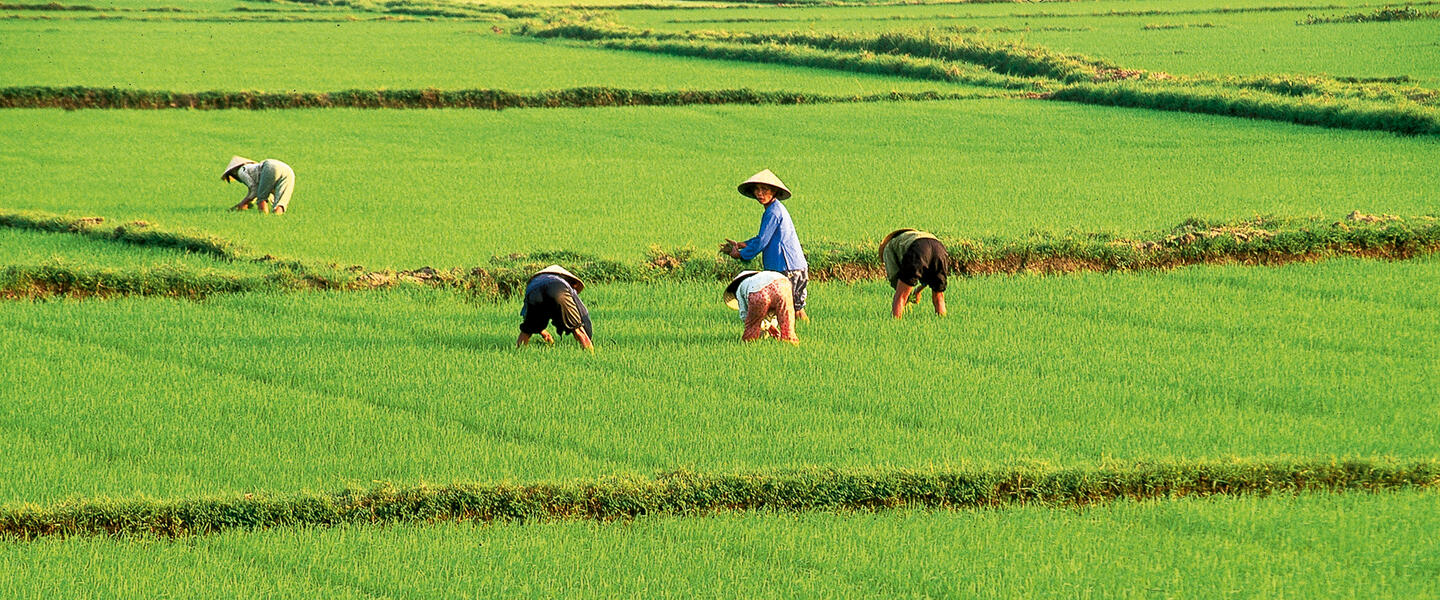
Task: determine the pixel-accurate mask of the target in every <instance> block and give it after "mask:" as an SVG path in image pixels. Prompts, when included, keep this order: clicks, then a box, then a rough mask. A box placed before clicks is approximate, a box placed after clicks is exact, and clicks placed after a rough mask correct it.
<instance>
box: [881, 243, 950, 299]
mask: <svg viewBox="0 0 1440 600" xmlns="http://www.w3.org/2000/svg"><path fill="white" fill-rule="evenodd" d="M933 239H937V238H936V237H935V236H933V235H930V234H928V233H925V232H923V231H915V230H913V229H912V230H910V231H907V232H905V233H902V234H900V235H897V236H895V237H893V238H890V241H889V242H888V243H886V244H885V251H884V252H883V253H882V258H884V259H885V278H886V279H889V280H890V287H895V280H896V279H898V278H899V277H900V261H902V260H905V252H906V251H908V250H910V246H913V245H914V244H915V242H917V241H919V240H933Z"/></svg>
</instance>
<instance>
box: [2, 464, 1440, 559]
mask: <svg viewBox="0 0 1440 600" xmlns="http://www.w3.org/2000/svg"><path fill="white" fill-rule="evenodd" d="M1437 486H1440V462H1437V461H1434V460H1421V461H1414V462H1396V461H1393V460H1334V459H1314V460H1273V461H1265V460H1236V461H1230V462H1174V463H1139V464H1134V465H1127V466H1110V467H1099V468H1069V469H1063V468H1062V469H1053V468H1039V467H1032V468H998V469H961V470H911V469H889V470H886V469H874V470H832V469H808V470H798V471H784V472H774V473H735V474H727V473H722V474H706V473H694V472H690V471H676V472H672V473H666V474H662V475H660V476H658V477H656V478H654V479H642V478H604V479H596V480H580V481H575V482H568V483H533V484H508V483H500V484H453V485H444V486H429V485H420V486H416V487H395V486H392V485H389V484H382V485H379V486H377V487H374V488H371V489H346V490H342V491H339V492H335V493H310V492H302V493H296V494H287V495H275V496H271V495H266V494H243V495H239V494H237V495H230V496H216V497H208V498H195V499H173V500H156V499H133V500H112V499H103V498H102V499H79V500H71V501H66V502H62V503H60V504H56V505H52V506H37V505H33V504H21V505H11V506H7V507H5V508H3V509H0V537H3V538H6V539H10V540H33V539H37V538H43V537H68V536H87V535H90V536H93V535H108V536H142V537H163V538H175V537H183V536H192V535H206V534H214V533H219V532H222V531H227V530H234V529H263V528H276V527H326V526H335V525H341V524H373V525H383V524H394V523H435V522H447V521H452V522H453V521H458V522H480V523H488V522H520V523H525V522H535V521H551V520H598V521H610V520H618V519H632V518H635V517H640V516H646V515H680V516H694V515H705V514H714V513H720V512H736V511H772V512H800V511H826V510H828V511H879V510H889V509H903V508H928V509H940V510H973V509H986V508H1001V507H1007V506H1020V505H1039V506H1047V507H1056V508H1063V507H1078V506H1086V505H1093V504H1097V503H1105V502H1111V501H1115V500H1121V499H1125V500H1159V499H1178V498H1188V497H1206V496H1239V495H1258V496H1266V495H1273V494H1298V493H1309V492H1369V493H1374V492H1381V491H1390V490H1401V489H1435V488H1436V487H1437Z"/></svg>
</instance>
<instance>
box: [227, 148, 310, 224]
mask: <svg viewBox="0 0 1440 600" xmlns="http://www.w3.org/2000/svg"><path fill="white" fill-rule="evenodd" d="M231 180H236V181H239V182H240V183H243V184H245V187H246V188H248V189H249V191H248V192H247V193H246V194H245V199H244V200H241V201H240V203H239V204H236V205H235V206H232V207H230V210H250V208H251V206H253V205H254V204H255V201H257V200H258V201H260V212H262V213H268V212H270V209H271V207H272V206H273V207H274V209H275V214H277V215H283V214H285V211H286V210H288V209H289V208H290V194H291V192H293V191H294V190H295V171H293V170H291V169H290V165H287V164H285V163H283V162H280V161H278V160H275V159H273V158H267V159H265V161H264V162H258V163H257V162H255V161H253V160H250V159H248V158H245V157H243V156H232V157H230V164H229V165H227V166H226V167H225V173H223V174H221V175H220V181H224V182H227V183H228V182H230V181H231ZM272 196H273V197H274V204H271V200H270V199H271V197H272Z"/></svg>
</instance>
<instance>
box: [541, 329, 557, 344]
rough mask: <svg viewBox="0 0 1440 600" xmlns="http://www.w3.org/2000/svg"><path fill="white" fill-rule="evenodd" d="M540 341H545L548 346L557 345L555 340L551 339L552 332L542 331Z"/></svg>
mask: <svg viewBox="0 0 1440 600" xmlns="http://www.w3.org/2000/svg"><path fill="white" fill-rule="evenodd" d="M540 339H542V340H545V343H547V344H553V343H555V338H553V337H551V336H550V332H548V331H542V332H540Z"/></svg>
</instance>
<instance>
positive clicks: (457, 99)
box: [0, 86, 1012, 110]
mask: <svg viewBox="0 0 1440 600" xmlns="http://www.w3.org/2000/svg"><path fill="white" fill-rule="evenodd" d="M1009 95H1012V94H1005V93H1003V92H995V93H988V94H987V93H985V92H977V91H969V92H942V91H930V92H898V91H892V92H887V93H882V94H815V93H807V92H786V91H768V92H767V91H756V90H751V89H747V88H737V89H716V90H675V91H663V90H641V89H627V88H611V87H578V88H566V89H557V90H546V91H540V92H528V93H526V92H513V91H508V90H497V89H469V90H441V89H435V88H426V89H402V90H383V89H379V90H360V89H356V90H342V91H337V92H260V91H223V90H211V91H204V92H173V91H164V90H138V89H121V88H105V87H85V86H73V87H39V86H24V87H6V88H0V109H25V108H31V109H34V108H62V109H65V110H80V109H130V110H161V109H193V110H277V109H306V108H368V109H444V108H454V109H482V110H504V109H507V108H598V107H622V106H689V105H697V104H707V105H708V104H751V105H762V104H778V105H797V104H837V103H859V102H922V101H939V100H966V99H974V98H1000V97H1006V96H1009Z"/></svg>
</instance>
